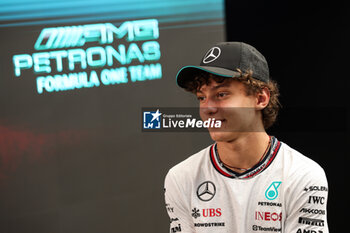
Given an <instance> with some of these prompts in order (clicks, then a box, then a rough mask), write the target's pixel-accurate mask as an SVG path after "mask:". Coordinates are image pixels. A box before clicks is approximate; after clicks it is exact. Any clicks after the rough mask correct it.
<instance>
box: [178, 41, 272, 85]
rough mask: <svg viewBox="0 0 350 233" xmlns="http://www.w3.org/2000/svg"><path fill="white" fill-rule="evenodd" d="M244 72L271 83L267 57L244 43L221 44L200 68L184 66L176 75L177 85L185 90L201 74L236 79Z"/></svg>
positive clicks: (211, 50)
mask: <svg viewBox="0 0 350 233" xmlns="http://www.w3.org/2000/svg"><path fill="white" fill-rule="evenodd" d="M237 69H240V70H241V71H242V72H244V71H248V70H252V71H253V75H252V76H253V78H255V79H258V80H260V81H263V82H266V83H267V82H268V81H269V67H268V65H267V61H266V59H265V57H264V56H263V55H262V54H261V53H260V52H259V51H258V50H257V49H255V48H254V47H253V46H251V45H249V44H246V43H243V42H221V43H218V44H216V45H214V46H213V47H211V48H210V49H209V50H208V51H207V52H206V53H205V55H204V56H203V58H202V60H201V62H200V65H199V66H192V65H190V66H184V67H182V68H181V69H180V71H179V72H178V73H177V75H176V81H177V84H178V85H179V86H180V87H182V88H184V87H186V84H187V82H188V81H190V80H191V79H193V78H194V77H195V76H196V75H198V74H199V73H201V72H208V73H211V74H214V75H218V76H222V77H227V78H235V77H239V76H240V73H239V72H238V71H237Z"/></svg>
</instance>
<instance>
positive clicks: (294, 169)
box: [281, 143, 325, 180]
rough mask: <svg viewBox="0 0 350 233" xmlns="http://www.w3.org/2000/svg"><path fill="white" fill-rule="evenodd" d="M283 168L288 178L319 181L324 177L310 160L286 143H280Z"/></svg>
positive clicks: (321, 171)
mask: <svg viewBox="0 0 350 233" xmlns="http://www.w3.org/2000/svg"><path fill="white" fill-rule="evenodd" d="M281 149H283V160H284V167H285V169H286V170H287V172H288V174H289V176H290V178H291V177H293V178H296V177H303V179H304V180H307V179H319V178H321V177H323V176H325V172H324V170H323V168H322V167H321V166H320V165H319V164H318V163H317V162H316V161H314V160H312V159H311V158H309V157H307V156H305V155H303V154H302V153H300V152H299V151H297V150H296V149H293V148H291V147H290V146H288V145H287V144H286V143H282V148H281Z"/></svg>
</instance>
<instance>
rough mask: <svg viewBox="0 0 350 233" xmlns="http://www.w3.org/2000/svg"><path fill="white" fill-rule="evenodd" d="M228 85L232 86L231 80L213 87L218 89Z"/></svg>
mask: <svg viewBox="0 0 350 233" xmlns="http://www.w3.org/2000/svg"><path fill="white" fill-rule="evenodd" d="M228 86H230V83H229V82H224V83H222V84H219V85H217V86H214V87H212V89H218V88H220V87H228Z"/></svg>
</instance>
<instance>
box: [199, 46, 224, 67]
mask: <svg viewBox="0 0 350 233" xmlns="http://www.w3.org/2000/svg"><path fill="white" fill-rule="evenodd" d="M220 54H221V49H220V48H219V47H213V48H211V49H209V51H208V52H207V53H206V54H205V55H204V58H203V63H204V64H207V63H210V62H212V61H214V60H216V59H217V58H218V57H219V56H220Z"/></svg>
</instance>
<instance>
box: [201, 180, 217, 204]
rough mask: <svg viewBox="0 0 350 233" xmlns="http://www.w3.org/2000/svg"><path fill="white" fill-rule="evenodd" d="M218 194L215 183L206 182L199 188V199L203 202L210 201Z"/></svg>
mask: <svg viewBox="0 0 350 233" xmlns="http://www.w3.org/2000/svg"><path fill="white" fill-rule="evenodd" d="M215 193H216V187H215V185H214V183H213V182H211V181H205V182H203V183H202V184H200V185H199V186H198V188H197V197H198V198H199V199H200V200H202V201H210V200H211V199H213V197H214V196H215Z"/></svg>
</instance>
